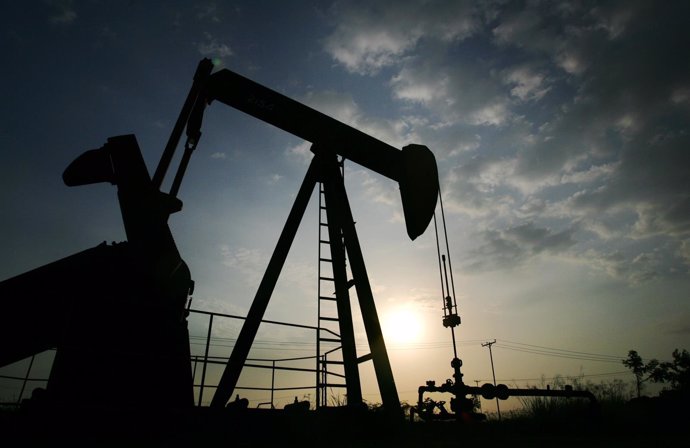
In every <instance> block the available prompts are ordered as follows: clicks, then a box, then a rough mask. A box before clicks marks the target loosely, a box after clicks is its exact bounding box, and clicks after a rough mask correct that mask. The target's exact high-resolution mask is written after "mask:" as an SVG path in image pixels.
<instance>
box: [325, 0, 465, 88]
mask: <svg viewBox="0 0 690 448" xmlns="http://www.w3.org/2000/svg"><path fill="white" fill-rule="evenodd" d="M333 15H334V16H336V17H338V25H337V26H336V28H335V30H334V31H333V32H332V33H331V34H330V35H329V36H328V37H327V38H326V39H325V40H324V49H325V50H326V52H327V53H329V54H330V55H331V57H332V58H333V59H334V60H335V61H337V62H338V63H339V64H342V65H343V66H344V67H345V68H346V69H347V70H348V71H350V72H353V73H358V74H361V75H366V74H376V73H378V72H379V71H380V70H381V69H382V68H384V67H388V66H391V65H396V64H398V63H399V62H400V61H401V59H403V58H404V56H405V55H406V54H407V53H408V52H409V51H411V50H412V49H414V48H415V46H416V45H417V44H418V42H419V41H420V39H423V38H431V39H435V40H440V41H445V42H449V41H456V40H461V39H464V38H466V37H468V36H470V35H471V34H472V33H473V32H474V31H475V30H476V29H477V24H478V22H477V18H476V16H475V11H474V7H473V6H472V4H471V3H470V2H459V1H429V2H415V1H374V2H353V3H347V4H345V5H337V6H336V8H335V10H334V11H333Z"/></svg>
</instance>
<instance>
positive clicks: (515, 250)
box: [468, 222, 576, 270]
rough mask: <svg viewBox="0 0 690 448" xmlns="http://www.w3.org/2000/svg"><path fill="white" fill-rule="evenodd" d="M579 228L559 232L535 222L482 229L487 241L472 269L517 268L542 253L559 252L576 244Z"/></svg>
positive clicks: (476, 251)
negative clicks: (502, 227) (574, 237)
mask: <svg viewBox="0 0 690 448" xmlns="http://www.w3.org/2000/svg"><path fill="white" fill-rule="evenodd" d="M575 230H576V229H575V228H568V229H564V230H561V231H558V232H555V231H553V230H551V229H549V228H546V227H539V226H537V225H535V224H534V223H532V222H528V223H525V224H521V225H518V226H514V227H509V228H507V229H504V230H486V231H484V232H482V238H483V240H484V244H482V245H481V246H479V247H478V248H477V249H475V250H474V251H473V252H472V254H471V258H472V259H475V260H478V261H474V262H472V263H471V264H470V265H468V269H470V270H474V269H481V270H491V269H506V268H513V267H516V266H518V265H520V264H522V263H524V262H526V261H528V260H529V259H530V258H533V257H535V256H538V255H540V254H558V253H562V252H565V251H566V250H568V249H570V248H571V247H572V246H574V245H575V244H576V241H575V240H574V239H573V234H574V233H575Z"/></svg>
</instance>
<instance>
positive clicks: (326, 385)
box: [319, 383, 347, 387]
mask: <svg viewBox="0 0 690 448" xmlns="http://www.w3.org/2000/svg"><path fill="white" fill-rule="evenodd" d="M319 386H321V387H347V385H346V384H331V383H319Z"/></svg>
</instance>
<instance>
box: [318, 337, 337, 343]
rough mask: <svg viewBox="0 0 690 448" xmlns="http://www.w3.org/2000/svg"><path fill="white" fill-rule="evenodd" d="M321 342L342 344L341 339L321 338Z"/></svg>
mask: <svg viewBox="0 0 690 448" xmlns="http://www.w3.org/2000/svg"><path fill="white" fill-rule="evenodd" d="M319 341H321V342H342V341H341V340H340V339H335V338H319Z"/></svg>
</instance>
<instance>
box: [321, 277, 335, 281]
mask: <svg viewBox="0 0 690 448" xmlns="http://www.w3.org/2000/svg"><path fill="white" fill-rule="evenodd" d="M319 280H323V281H326V282H334V281H335V279H333V278H331V277H319Z"/></svg>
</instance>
